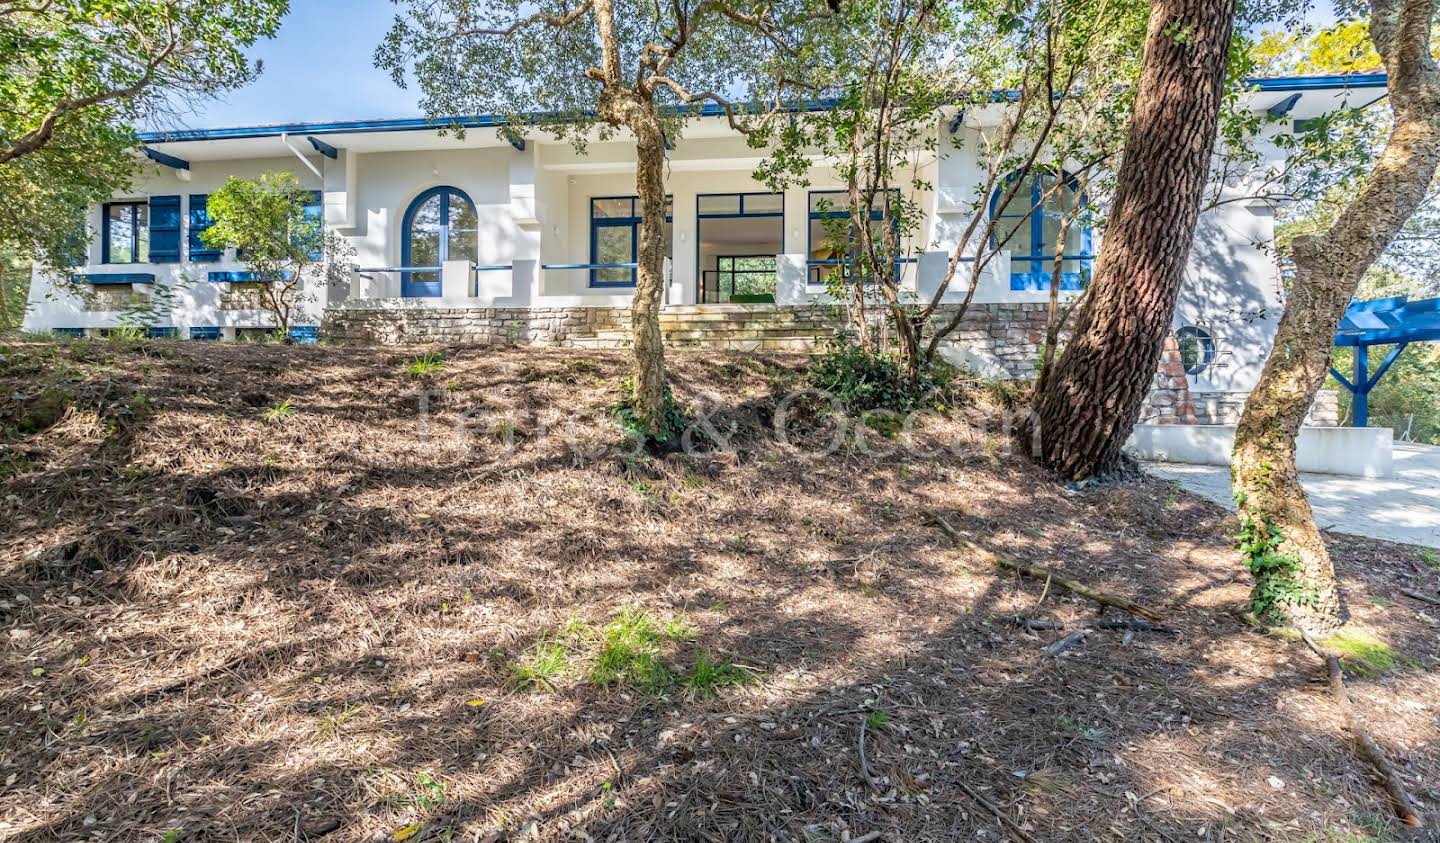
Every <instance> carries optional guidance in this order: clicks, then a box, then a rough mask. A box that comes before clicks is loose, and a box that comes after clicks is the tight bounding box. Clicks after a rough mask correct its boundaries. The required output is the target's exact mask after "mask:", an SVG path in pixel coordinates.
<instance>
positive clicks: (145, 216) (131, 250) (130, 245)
mask: <svg viewBox="0 0 1440 843" xmlns="http://www.w3.org/2000/svg"><path fill="white" fill-rule="evenodd" d="M103 222H104V226H103V228H104V231H103V232H102V236H103V237H104V252H105V254H104V255H103V256H102V257H101V261H102V262H103V263H148V262H149V260H150V206H149V205H148V204H147V203H145V202H111V203H110V204H108V205H106V206H105V217H104V220H103Z"/></svg>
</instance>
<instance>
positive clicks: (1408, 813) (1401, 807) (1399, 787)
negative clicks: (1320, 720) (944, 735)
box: [1302, 635, 1425, 828]
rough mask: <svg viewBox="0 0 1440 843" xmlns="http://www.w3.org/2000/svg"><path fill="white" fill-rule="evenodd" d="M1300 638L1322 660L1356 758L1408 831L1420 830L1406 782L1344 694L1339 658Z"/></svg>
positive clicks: (1420, 824) (1420, 822)
mask: <svg viewBox="0 0 1440 843" xmlns="http://www.w3.org/2000/svg"><path fill="white" fill-rule="evenodd" d="M1302 637H1303V638H1304V639H1305V644H1306V645H1307V646H1309V647H1310V649H1311V650H1313V651H1314V652H1315V655H1317V656H1319V657H1320V658H1322V659H1324V660H1325V670H1326V672H1327V673H1329V676H1330V694H1331V696H1333V697H1334V698H1335V702H1336V704H1338V705H1339V706H1340V710H1341V711H1343V712H1344V713H1345V722H1346V724H1347V725H1348V726H1349V727H1350V734H1351V735H1353V736H1354V737H1355V746H1356V748H1357V750H1358V753H1359V755H1360V756H1361V757H1362V758H1364V759H1365V760H1366V761H1369V762H1370V766H1372V767H1374V768H1375V772H1377V773H1379V774H1380V781H1381V783H1382V784H1383V785H1384V786H1385V792H1386V793H1388V794H1390V799H1391V800H1392V801H1393V802H1394V803H1395V813H1396V814H1397V815H1398V816H1399V817H1400V819H1401V820H1402V821H1404V823H1405V824H1406V825H1408V826H1410V827H1411V828H1421V827H1422V826H1424V825H1425V822H1424V821H1423V820H1421V819H1420V814H1419V813H1417V812H1416V810H1415V803H1413V802H1411V801H1410V794H1409V793H1407V792H1406V791H1405V783H1404V782H1402V781H1401V780H1400V776H1399V775H1398V774H1397V773H1396V772H1395V768H1394V767H1391V766H1390V762H1389V761H1388V760H1387V759H1386V758H1385V752H1384V751H1383V750H1381V749H1380V745H1379V744H1377V743H1376V742H1375V739H1374V738H1372V737H1370V733H1369V732H1368V731H1366V730H1365V727H1364V726H1363V725H1361V723H1360V720H1359V719H1358V718H1356V717H1355V709H1354V707H1352V706H1351V705H1350V695H1349V694H1348V693H1346V692H1345V676H1344V673H1343V672H1342V671H1341V670H1340V659H1339V658H1338V657H1337V656H1336V655H1335V654H1334V653H1331V652H1329V651H1328V650H1323V649H1321V648H1320V645H1319V644H1316V643H1315V639H1313V638H1311V637H1310V636H1309V635H1304V636H1302Z"/></svg>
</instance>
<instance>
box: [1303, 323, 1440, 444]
mask: <svg viewBox="0 0 1440 843" xmlns="http://www.w3.org/2000/svg"><path fill="white" fill-rule="evenodd" d="M1436 340H1440V299H1424V300H1422V301H1410V300H1409V299H1408V298H1406V297H1405V296H1396V297H1395V298H1389V299H1375V300H1374V301H1357V302H1351V303H1350V308H1349V309H1348V310H1346V311H1345V318H1344V319H1342V320H1341V321H1340V330H1339V332H1338V333H1336V335H1335V347H1336V348H1347V347H1348V348H1353V349H1355V370H1354V373H1353V375H1352V376H1351V377H1349V378H1347V377H1345V376H1344V375H1342V374H1340V373H1339V372H1337V371H1335V368H1334V367H1333V366H1332V367H1331V368H1330V374H1332V375H1334V376H1335V380H1337V381H1339V382H1340V385H1341V386H1343V387H1345V389H1346V390H1348V391H1349V392H1350V394H1351V395H1352V396H1354V400H1353V401H1352V402H1351V407H1352V409H1353V410H1354V416H1355V419H1354V424H1355V426H1356V427H1365V426H1367V425H1368V424H1369V422H1370V390H1372V389H1374V388H1375V384H1377V383H1379V382H1380V379H1381V378H1383V377H1385V373H1386V372H1388V371H1390V366H1391V365H1392V364H1394V362H1395V361H1396V360H1398V359H1399V358H1400V355H1401V354H1404V353H1405V349H1406V348H1408V347H1409V345H1410V343H1412V342H1434V341H1436ZM1372 345H1393V346H1395V347H1394V348H1393V349H1391V350H1390V353H1389V354H1387V355H1385V360H1384V362H1382V363H1381V364H1380V368H1378V369H1376V370H1375V374H1374V375H1371V374H1370V346H1372Z"/></svg>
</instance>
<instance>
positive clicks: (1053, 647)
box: [1045, 629, 1090, 656]
mask: <svg viewBox="0 0 1440 843" xmlns="http://www.w3.org/2000/svg"><path fill="white" fill-rule="evenodd" d="M1089 634H1090V630H1088V629H1077V630H1075V631H1074V632H1072V633H1070V634H1069V635H1067V636H1065V637H1064V638H1061V639H1060V640H1058V641H1055V642H1052V643H1051V644H1049V645H1047V646H1046V647H1045V655H1047V656H1058V655H1060V654H1061V653H1063V652H1065V651H1066V650H1068V649H1070V648H1071V647H1073V646H1075V645H1076V644H1079V643H1080V641H1081V640H1082V639H1084V638H1085V636H1087V635H1089Z"/></svg>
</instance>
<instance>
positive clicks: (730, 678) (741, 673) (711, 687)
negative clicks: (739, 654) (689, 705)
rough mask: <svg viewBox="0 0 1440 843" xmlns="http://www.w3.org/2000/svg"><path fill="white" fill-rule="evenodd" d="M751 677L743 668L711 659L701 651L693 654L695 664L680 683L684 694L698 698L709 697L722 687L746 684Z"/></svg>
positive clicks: (691, 697) (717, 692)
mask: <svg viewBox="0 0 1440 843" xmlns="http://www.w3.org/2000/svg"><path fill="white" fill-rule="evenodd" d="M753 678H754V677H752V676H751V675H750V672H749V671H747V670H745V669H744V668H741V667H736V666H735V665H734V664H732V663H731V662H728V661H713V660H711V658H710V657H709V656H707V655H706V654H705V653H703V652H702V653H697V654H696V655H695V666H694V667H692V668H690V672H689V673H688V674H686V675H685V678H684V679H683V680H682V681H681V683H680V685H681V687H683V688H684V689H685V696H687V697H689V698H690V699H692V700H699V699H709V698H710V697H713V696H715V695H717V694H719V693H720V691H721V689H723V688H734V687H738V686H741V685H748V684H749V683H750V681H751V680H752V679H753Z"/></svg>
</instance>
